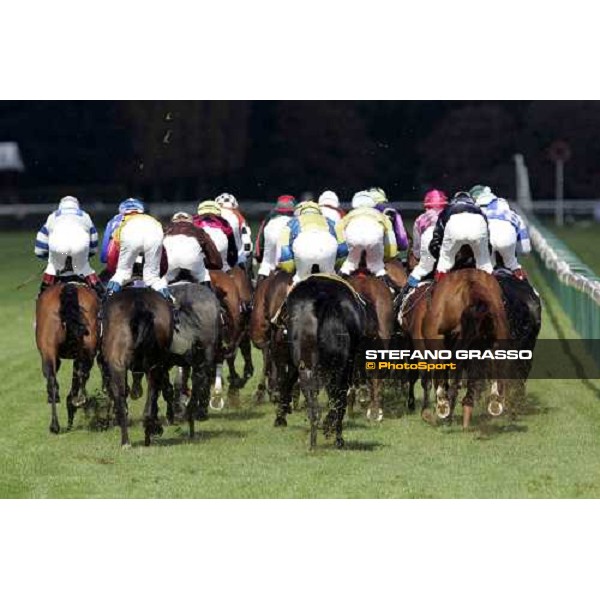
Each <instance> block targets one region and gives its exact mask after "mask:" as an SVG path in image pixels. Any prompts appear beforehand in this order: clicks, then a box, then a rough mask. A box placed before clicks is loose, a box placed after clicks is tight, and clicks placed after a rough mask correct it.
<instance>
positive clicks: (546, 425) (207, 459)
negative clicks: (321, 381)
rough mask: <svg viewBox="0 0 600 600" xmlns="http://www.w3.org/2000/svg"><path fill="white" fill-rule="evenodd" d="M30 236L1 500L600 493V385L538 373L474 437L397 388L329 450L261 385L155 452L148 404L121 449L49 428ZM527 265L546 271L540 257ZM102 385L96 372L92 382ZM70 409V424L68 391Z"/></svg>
mask: <svg viewBox="0 0 600 600" xmlns="http://www.w3.org/2000/svg"><path fill="white" fill-rule="evenodd" d="M32 246H33V236H32V235H30V236H25V235H22V234H6V233H4V234H1V235H0V255H1V256H3V263H2V267H1V268H0V307H1V308H0V310H1V313H0V316H1V318H0V323H1V324H2V325H1V326H2V330H1V331H2V346H1V348H0V364H1V365H2V367H1V369H2V370H1V377H0V398H1V405H0V406H1V411H2V432H1V433H0V496H1V497H17V498H47V497H52V498H73V497H104V498H130V497H137V498H139V497H143V498H165V497H168V498H180V497H226V498H232V497H234V498H237V497H243V498H248V497H252V498H256V497H259V498H280V497H296V498H311V497H351V498H353V497H371V498H373V497H374V498H379V497H381V498H401V497H408V498H430V497H474V498H479V497H502V498H510V497H513V498H514V497H598V496H600V478H599V477H598V473H600V443H599V441H598V439H599V436H598V430H599V427H600V402H599V387H598V385H597V383H596V382H580V381H532V382H530V384H529V401H528V408H527V411H526V414H523V415H522V416H521V417H520V418H519V419H518V421H517V423H516V424H514V425H510V424H509V423H508V421H507V420H505V419H504V418H503V417H501V418H500V419H498V420H495V421H490V420H487V419H485V420H484V419H481V418H477V419H476V424H477V423H478V426H477V427H476V428H475V429H474V431H472V432H468V433H463V432H462V431H461V429H460V427H459V426H458V425H453V426H451V427H432V426H430V425H427V424H425V423H424V422H423V421H422V420H421V419H420V417H419V416H418V415H410V416H406V415H403V414H402V410H401V409H400V406H401V404H402V403H400V402H398V398H395V397H393V396H394V394H392V397H391V398H390V399H391V400H392V402H393V403H394V404H393V407H392V409H391V411H390V414H389V416H388V417H387V418H386V420H385V421H384V422H383V423H381V424H371V423H368V422H367V421H366V420H365V419H364V417H363V416H360V415H359V416H357V417H355V418H354V419H351V420H349V421H348V422H347V423H346V430H345V438H346V442H347V448H346V449H345V450H342V451H338V450H335V449H334V447H333V445H332V442H331V441H325V440H324V439H323V437H322V436H320V437H319V441H318V443H319V448H318V450H317V451H315V452H312V453H311V452H309V451H308V450H307V441H308V440H307V434H308V427H307V422H306V419H305V416H304V413H303V412H302V413H300V412H299V413H294V414H293V415H291V417H290V418H289V427H288V428H287V429H274V428H273V425H272V423H273V417H274V414H273V412H274V411H273V407H272V406H271V405H270V404H266V405H261V406H256V405H253V404H252V401H251V393H252V391H253V390H254V385H255V381H252V382H250V384H249V385H248V386H247V387H246V389H244V390H243V393H242V398H241V400H242V405H241V407H240V408H237V409H229V410H226V411H224V412H223V413H213V414H211V418H210V420H209V421H208V422H206V423H200V424H198V430H199V434H197V438H196V439H195V440H194V441H192V442H190V441H188V440H187V439H186V428H185V427H179V426H169V427H166V428H165V433H164V436H163V437H162V438H161V439H159V440H157V442H156V444H155V445H154V446H152V447H150V448H145V447H144V446H143V445H142V442H143V435H142V426H141V423H140V420H139V416H140V413H141V410H142V402H143V401H142V400H138V401H132V402H131V403H130V407H131V413H132V415H133V417H134V418H135V423H134V425H133V426H132V427H131V430H130V432H131V437H132V442H133V447H132V448H131V449H130V450H128V451H123V450H121V449H120V448H119V432H118V430H117V429H115V428H113V429H111V430H110V431H105V432H98V431H92V430H90V428H89V426H88V422H87V420H86V417H85V414H83V413H81V412H80V413H78V414H77V417H76V421H75V429H74V430H73V431H72V432H70V433H61V434H60V435H58V436H55V435H51V434H50V433H49V432H48V424H49V409H48V406H47V404H46V395H45V384H44V380H43V377H42V373H41V370H40V361H39V358H38V354H37V350H36V348H35V342H34V332H33V311H34V297H35V295H36V291H37V285H38V282H37V280H36V282H35V283H32V284H31V285H29V286H27V287H25V288H24V289H22V290H20V291H17V290H16V289H15V288H16V285H17V284H18V283H19V282H20V281H22V280H23V279H25V278H26V277H27V276H28V275H29V274H31V273H34V272H36V270H39V269H40V268H41V264H40V263H39V262H38V261H36V259H35V258H34V257H33V256H32ZM527 267H528V268H529V269H530V271H531V272H532V274H533V276H534V277H535V276H536V272H535V269H534V267H533V265H532V264H528V265H527ZM536 285H538V287H539V289H541V291H542V293H543V295H544V302H545V313H544V324H543V331H542V336H543V337H547V338H549V337H556V336H557V335H558V332H559V331H560V332H562V334H563V335H565V336H567V337H575V334H574V333H573V331H572V330H571V329H570V327H569V323H568V322H567V320H566V318H565V315H564V314H563V313H562V312H561V310H560V308H559V306H557V304H556V301H555V300H554V298H553V297H552V296H551V294H550V293H549V292H548V290H547V289H546V288H545V287H544V286H543V285H542V284H541V282H539V281H538V280H536ZM70 366H71V365H70V364H69V363H68V362H65V363H64V364H63V368H62V370H61V373H60V382H61V397H62V398H64V395H65V390H66V389H67V384H68V382H69V375H70ZM256 366H257V367H259V366H260V358H259V357H258V354H257V355H256ZM98 389H99V377H98V371H97V369H94V373H93V377H92V380H91V382H90V385H89V386H88V391H90V392H94V391H97V390H98ZM459 410H460V409H459ZM480 410H481V409H478V412H477V414H479V411H480ZM161 411H162V412H164V405H163V404H162V401H161ZM60 416H61V424H62V425H63V426H64V425H65V424H66V410H65V406H64V401H63V403H61V405H60Z"/></svg>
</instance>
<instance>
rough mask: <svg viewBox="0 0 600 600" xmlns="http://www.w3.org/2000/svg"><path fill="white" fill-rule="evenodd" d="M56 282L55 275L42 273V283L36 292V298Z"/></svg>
mask: <svg viewBox="0 0 600 600" xmlns="http://www.w3.org/2000/svg"><path fill="white" fill-rule="evenodd" d="M55 283H56V276H55V275H48V274H47V273H44V276H43V277H42V283H41V285H40V291H39V293H38V298H39V297H40V296H41V295H42V294H43V293H44V292H45V291H46V290H47V289H48V288H49V287H51V286H53V285H54V284H55Z"/></svg>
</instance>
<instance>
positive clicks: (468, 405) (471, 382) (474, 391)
mask: <svg viewBox="0 0 600 600" xmlns="http://www.w3.org/2000/svg"><path fill="white" fill-rule="evenodd" d="M480 393H481V386H480V385H479V382H478V381H477V380H475V379H471V378H467V392H466V394H465V396H464V398H463V401H462V406H463V429H464V430H467V429H468V428H469V425H470V424H471V417H472V415H473V406H474V404H475V400H477V398H478V397H479V395H480Z"/></svg>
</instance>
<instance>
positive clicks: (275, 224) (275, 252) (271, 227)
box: [258, 217, 289, 277]
mask: <svg viewBox="0 0 600 600" xmlns="http://www.w3.org/2000/svg"><path fill="white" fill-rule="evenodd" d="M288 221H289V219H287V218H282V217H275V218H274V219H271V220H270V221H269V222H268V223H267V226H266V227H265V231H264V239H265V241H264V244H265V247H264V251H263V259H262V262H261V263H260V269H259V270H258V274H259V275H264V276H265V277H267V276H268V275H269V274H270V273H271V271H274V270H275V267H276V266H277V263H278V262H279V254H280V251H281V248H280V246H279V237H280V236H281V232H282V231H283V228H284V227H287V224H288Z"/></svg>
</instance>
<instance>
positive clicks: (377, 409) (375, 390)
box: [367, 377, 383, 423]
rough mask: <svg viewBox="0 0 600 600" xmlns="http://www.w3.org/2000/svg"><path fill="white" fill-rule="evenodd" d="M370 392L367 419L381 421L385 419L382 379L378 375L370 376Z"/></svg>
mask: <svg viewBox="0 0 600 600" xmlns="http://www.w3.org/2000/svg"><path fill="white" fill-rule="evenodd" d="M368 386H369V393H370V396H371V402H370V404H369V408H368V409H367V419H371V420H373V421H377V422H378V423H381V421H383V407H382V406H381V380H380V379H378V378H377V377H370V378H369V383H368Z"/></svg>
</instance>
